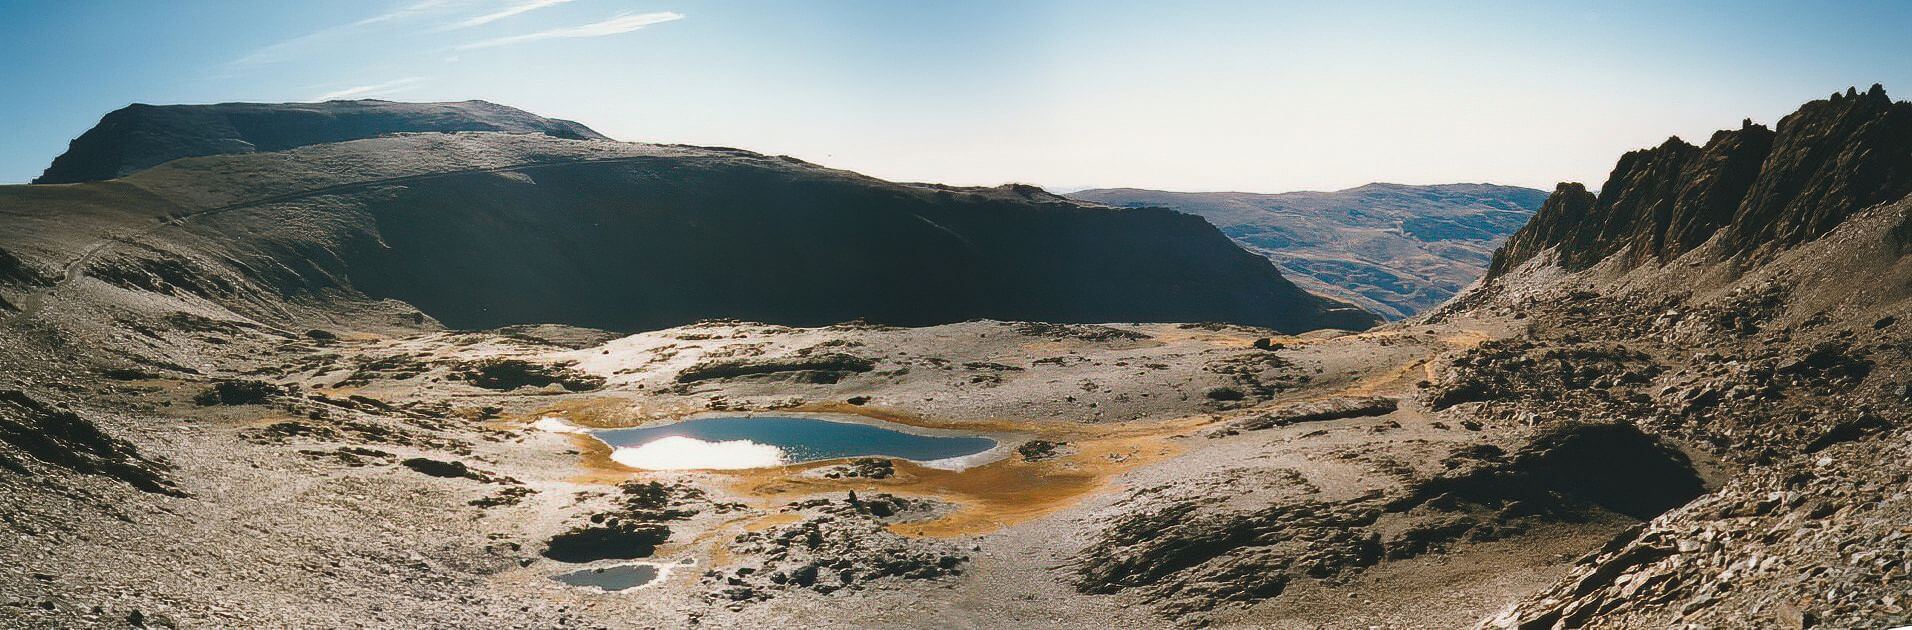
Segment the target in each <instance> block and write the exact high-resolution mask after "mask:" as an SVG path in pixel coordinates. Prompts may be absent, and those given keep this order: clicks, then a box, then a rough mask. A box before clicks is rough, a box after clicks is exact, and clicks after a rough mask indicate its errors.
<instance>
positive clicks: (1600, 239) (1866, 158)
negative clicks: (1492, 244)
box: [1488, 85, 1912, 277]
mask: <svg viewBox="0 0 1912 630" xmlns="http://www.w3.org/2000/svg"><path fill="white" fill-rule="evenodd" d="M1908 193H1912V103H1906V102H1897V103H1895V102H1893V101H1892V100H1891V99H1890V98H1888V97H1887V96H1886V94H1885V89H1884V88H1882V87H1880V86H1878V85H1874V86H1872V89H1871V90H1869V91H1867V92H1865V93H1863V94H1862V93H1859V92H1858V91H1857V90H1849V91H1847V92H1846V93H1844V94H1833V95H1832V97H1831V98H1829V99H1827V100H1820V101H1813V102H1810V103H1807V104H1806V105H1805V106H1804V107H1801V108H1800V109H1799V111H1797V112H1794V113H1793V114H1791V115H1788V116H1786V117H1785V118H1783V119H1781V120H1780V121H1779V125H1778V127H1777V129H1776V130H1768V129H1767V128H1766V127H1764V126H1761V125H1755V124H1753V123H1752V121H1750V120H1748V121H1746V122H1745V123H1744V124H1743V125H1742V126H1741V128H1740V129H1736V130H1726V131H1720V132H1718V133H1715V134H1713V137H1712V139H1711V140H1709V141H1707V143H1706V146H1704V147H1695V146H1693V145H1691V144H1688V143H1686V142H1685V141H1682V140H1680V139H1679V138H1669V139H1667V141H1666V143H1664V144H1662V145H1660V146H1658V147H1654V148H1651V149H1642V150H1639V151H1634V152H1631V153H1628V154H1626V155H1625V156H1623V157H1621V158H1620V162H1619V164H1617V165H1615V166H1614V168H1613V172H1612V174H1610V175H1609V176H1608V177H1607V183H1606V185H1605V186H1602V187H1601V189H1600V194H1599V196H1598V197H1597V198H1596V197H1595V196H1594V195H1592V194H1591V193H1589V192H1587V190H1586V187H1585V186H1583V185H1581V184H1578V183H1563V184H1561V185H1560V186H1559V187H1558V188H1556V189H1555V190H1554V193H1553V195H1552V196H1551V197H1549V198H1548V199H1547V202H1546V203H1545V204H1544V205H1543V206H1542V207H1541V209H1540V211H1539V212H1537V213H1535V215H1534V218H1533V220H1532V221H1531V222H1529V223H1528V224H1527V227H1525V228H1522V229H1521V230H1520V231H1519V232H1517V233H1515V234H1514V236H1513V237H1512V238H1510V239H1509V240H1508V243H1507V245H1506V246H1504V247H1502V248H1501V250H1500V251H1498V252H1496V253H1495V255H1494V260H1493V263H1492V264H1491V265H1490V266H1489V269H1488V275H1489V276H1490V277H1492V276H1498V275H1501V274H1503V273H1506V272H1507V271H1508V270H1509V269H1511V268H1513V267H1514V266H1517V265H1519V264H1520V263H1522V262H1525V261H1527V260H1528V259H1531V258H1533V257H1534V256H1536V255H1539V254H1540V253H1541V252H1543V251H1546V250H1548V249H1550V248H1557V249H1556V252H1557V255H1558V262H1559V264H1560V265H1561V266H1563V267H1566V268H1567V269H1570V270H1580V269H1585V268H1588V267H1591V266H1593V264H1594V263H1597V262H1600V261H1602V260H1605V259H1607V258H1608V257H1609V256H1612V255H1614V254H1624V255H1625V258H1624V259H1623V261H1622V262H1623V263H1624V264H1626V265H1627V266H1629V267H1630V266H1636V265H1638V264H1640V263H1644V262H1648V261H1657V262H1664V261H1667V260H1671V259H1673V258H1675V257H1677V256H1679V255H1681V254H1684V253H1686V252H1688V251H1691V250H1693V249H1694V248H1696V247H1698V246H1700V245H1701V244H1703V243H1705V242H1706V241H1707V240H1709V239H1711V238H1713V237H1714V236H1715V235H1718V236H1719V237H1720V238H1721V245H1722V252H1721V253H1723V254H1728V255H1732V254H1746V253H1753V252H1755V251H1761V250H1764V251H1772V250H1776V249H1782V248H1786V247H1790V246H1793V245H1798V244H1800V243H1803V242H1806V241H1809V240H1812V239H1814V238H1817V237H1819V236H1821V235H1824V234H1825V233H1826V232H1827V231H1830V230H1831V229H1832V228H1833V227H1835V226H1837V225H1839V223H1840V222H1841V221H1843V220H1844V219H1845V218H1846V217H1848V216H1850V215H1851V214H1852V213H1854V212H1857V211H1859V210H1862V209H1864V208H1867V207H1870V206H1873V205H1877V204H1880V203H1885V202H1889V201H1896V200H1898V199H1900V198H1903V197H1905V196H1906V194H1908Z"/></svg>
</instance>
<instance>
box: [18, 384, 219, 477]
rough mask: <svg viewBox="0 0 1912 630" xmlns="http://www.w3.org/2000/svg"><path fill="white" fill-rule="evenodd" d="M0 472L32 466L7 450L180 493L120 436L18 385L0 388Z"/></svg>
mask: <svg viewBox="0 0 1912 630" xmlns="http://www.w3.org/2000/svg"><path fill="white" fill-rule="evenodd" d="M0 446H5V447H7V448H0V473H8V472H11V473H15V474H28V473H30V471H31V469H30V468H28V467H27V465H26V463H25V462H24V461H22V460H21V459H19V458H16V457H13V456H12V453H18V454H23V455H25V456H26V457H28V458H31V459H33V460H38V461H40V462H42V463H45V464H49V465H52V466H56V467H59V468H63V469H66V470H69V471H72V472H76V473H80V474H86V475H99V476H102V477H108V478H111V479H117V480H120V481H123V482H125V483H127V484H128V485H131V486H133V487H135V488H139V489H140V490H144V491H147V492H153V493H158V494H170V495H176V496H184V494H185V493H184V492H182V491H180V490H179V488H178V486H176V485H175V484H174V483H173V481H172V480H171V479H168V478H167V477H166V474H165V473H166V471H168V470H170V469H171V466H169V465H167V464H166V463H164V462H160V461H156V460H153V459H149V458H147V457H145V456H143V455H141V454H140V452H139V449H137V448H135V447H134V446H133V445H132V444H131V443H128V442H127V441H125V440H121V439H118V438H115V437H113V436H110V435H107V434H106V432H104V431H101V430H100V428H99V426H98V425H95V424H93V423H92V422H91V421H89V420H87V419H86V418H83V417H81V416H80V415H79V414H77V413H74V412H73V411H72V410H69V409H65V408H63V407H59V406H54V405H50V404H47V403H45V402H42V401H40V400H39V399H37V398H34V397H33V396H30V395H28V394H27V393H25V392H22V391H19V390H4V391H0Z"/></svg>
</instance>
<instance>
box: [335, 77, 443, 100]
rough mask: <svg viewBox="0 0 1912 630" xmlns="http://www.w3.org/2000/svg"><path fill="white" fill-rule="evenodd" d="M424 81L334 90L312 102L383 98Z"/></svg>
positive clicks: (409, 78)
mask: <svg viewBox="0 0 1912 630" xmlns="http://www.w3.org/2000/svg"><path fill="white" fill-rule="evenodd" d="M424 81H425V78H424V77H405V78H403V79H393V80H391V81H386V82H384V83H374V84H372V85H359V86H354V87H349V88H345V89H342V90H333V91H330V92H326V93H324V94H320V95H318V96H317V97H315V98H313V99H312V100H315V101H330V100H333V99H341V98H358V97H363V96H382V95H385V94H392V93H396V92H402V91H405V90H407V89H410V88H411V87H412V86H415V85H418V84H419V83H422V82H424Z"/></svg>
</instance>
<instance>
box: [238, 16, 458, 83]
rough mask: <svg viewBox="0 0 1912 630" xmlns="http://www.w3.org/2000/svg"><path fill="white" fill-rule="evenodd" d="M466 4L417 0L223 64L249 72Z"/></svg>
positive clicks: (265, 48)
mask: <svg viewBox="0 0 1912 630" xmlns="http://www.w3.org/2000/svg"><path fill="white" fill-rule="evenodd" d="M466 1H467V0H419V1H418V2H413V3H410V4H406V5H403V6H399V7H396V8H393V9H392V10H390V11H386V12H384V13H380V14H378V15H374V16H371V17H368V18H365V19H362V20H359V21H357V22H352V23H349V24H340V25H337V26H333V27H330V28H325V29H320V30H317V31H313V32H311V33H307V34H304V35H300V36H298V37H294V38H291V39H288V40H285V41H281V42H278V43H276V44H271V45H268V46H265V47H262V48H259V49H257V50H254V51H252V52H251V53H248V54H246V55H245V56H243V57H240V58H238V59H234V60H232V61H229V62H227V63H226V72H227V73H228V74H230V73H232V72H234V71H239V70H250V69H255V68H258V67H260V66H266V65H271V64H275V63H282V62H286V61H292V60H294V59H298V58H300V57H302V56H305V55H308V54H310V53H312V51H313V50H314V49H317V48H321V47H323V45H326V44H334V43H336V42H337V41H338V40H342V39H347V38H350V37H352V36H354V35H358V34H359V33H360V32H362V31H365V30H369V29H371V28H372V27H377V26H380V25H382V24H386V23H388V22H397V21H401V20H406V19H410V18H414V17H418V16H421V15H427V14H431V13H436V12H439V11H442V10H447V9H453V8H456V7H457V6H458V5H460V4H464V3H465V2H466Z"/></svg>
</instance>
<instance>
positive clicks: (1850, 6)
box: [0, 0, 1912, 192]
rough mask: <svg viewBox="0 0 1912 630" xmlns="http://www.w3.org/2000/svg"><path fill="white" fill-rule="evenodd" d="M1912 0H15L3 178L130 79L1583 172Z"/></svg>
mask: <svg viewBox="0 0 1912 630" xmlns="http://www.w3.org/2000/svg"><path fill="white" fill-rule="evenodd" d="M1908 32H1912V3H1906V2H1882V3H1820V2H1814V3H1805V2H1801V3H1772V2H1589V3H1562V2H1467V3H1450V2H1431V1H1430V2H1399V3H1385V2H1383V3H1358V2H1334V3H1328V2H1319V3H1287V2H1267V1H1263V2H1250V1H1235V2H1200V1H1187V2H1129V1H1122V0H1102V1H1093V2H1091V1H1072V0H1055V1H1040V0H1023V1H989V0H963V1H960V2H955V1H952V2H932V1H929V0H920V1H917V0H908V1H897V0H817V1H814V2H799V1H796V0H676V1H668V0H424V1H421V0H328V1H326V2H241V1H238V0H221V1H213V0H176V1H170V2H144V1H136V0H57V1H46V2H35V1H28V0H0V85H5V86H7V89H6V91H5V92H4V96H0V126H4V127H3V128H4V129H5V132H4V133H0V182H24V181H26V180H28V179H31V178H32V177H34V176H36V175H38V174H39V172H40V170H41V169H43V168H45V166H46V164H47V163H48V161H50V160H51V159H52V158H53V156H54V155H57V154H58V153H59V152H61V151H62V150H64V149H65V146H66V142H67V141H68V140H70V139H71V138H72V137H73V136H75V135H78V134H79V133H80V132H82V131H84V130H85V129H86V128H88V127H90V126H91V125H92V124H93V123H94V122H95V121H97V120H98V119H99V117H100V115H102V114H104V113H105V112H107V111H110V110H112V109H116V108H118V107H121V106H124V105H126V104H128V103H133V102H144V103H209V102H221V101H240V100H244V101H310V100H321V99H324V98H337V97H369V98H387V99H392V100H464V99H472V98H481V99H486V100H491V101H496V102H499V103H504V104H507V105H513V106H516V107H521V108H524V109H527V110H530V111H533V112H535V113H539V114H543V115H547V116H556V117H561V118H570V119H574V120H578V121H580V122H583V123H585V124H588V125H590V126H592V127H594V128H596V129H598V130H599V131H601V132H604V133H606V134H608V135H610V136H612V137H615V138H618V139H622V140H631V141H647V142H684V143H694V144H713V145H725V146H737V147H744V148H749V149H754V150H759V151H764V152H767V153H782V154H789V155H794V156H797V157H801V158H804V159H807V160H811V161H815V162H819V163H822V164H825V165H829V166H835V167H840V168H848V169H852V170H857V171H862V172H865V173H869V174H872V175H876V176H879V177H885V178H889V179H898V180H912V181H940V182H948V183H954V184H969V185H992V184H998V183H1003V182H1009V181H1017V182H1030V183H1035V184H1040V185H1043V186H1047V187H1050V188H1052V189H1061V190H1067V189H1075V188H1082V187H1093V186H1137V187H1150V188H1167V189H1176V190H1252V191H1269V192H1276V191H1286V190H1297V189H1337V188H1344V187H1348V186H1354V185H1359V184H1362V183H1365V182H1370V181H1392V182H1402V183H1442V182H1454V181H1491V182H1498V183H1509V184H1520V185H1528V186H1535V187H1547V186H1551V185H1552V184H1553V183H1554V182H1556V181H1561V180H1579V181H1585V182H1587V183H1589V184H1594V185H1597V184H1598V183H1599V182H1600V181H1601V180H1603V179H1604V178H1605V174H1606V172H1607V171H1608V170H1609V169H1610V168H1611V167H1612V164H1613V161H1614V160H1615V159H1616V158H1618V156H1619V155H1620V153H1621V152H1623V151H1626V150H1628V149H1631V148H1637V147H1643V146H1650V145H1654V144H1657V143H1659V142H1660V141H1661V140H1664V139H1665V137H1666V136H1668V135H1671V134H1678V135H1681V136H1682V137H1685V138H1687V139H1689V140H1691V141H1694V142H1702V141H1704V139H1705V137H1706V135H1707V134H1709V133H1710V132H1711V131H1712V130H1714V129H1718V128H1725V127H1734V126H1737V125H1738V122H1739V120H1740V119H1741V118H1743V117H1749V116H1750V117H1752V118H1753V119H1754V120H1756V121H1761V122H1768V123H1770V122H1773V121H1774V120H1775V119H1776V118H1777V117H1778V116H1780V115H1783V114H1784V113H1786V112H1788V111H1791V110H1792V109H1793V108H1794V107H1796V106H1797V105H1798V104H1799V103H1801V102H1803V101H1806V100H1808V99H1812V98H1820V97H1824V96H1825V95H1826V94H1828V93H1830V92H1832V91H1834V90H1842V89H1844V88H1845V87H1846V86H1848V85H1858V86H1859V87H1860V89H1864V88H1865V86H1868V85H1870V84H1872V83H1875V82H1879V83H1884V84H1885V86H1886V88H1887V90H1888V91H1889V92H1891V93H1893V94H1894V95H1895V97H1898V98H1905V97H1908V96H1912V37H1907V36H1906V33H1908Z"/></svg>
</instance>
